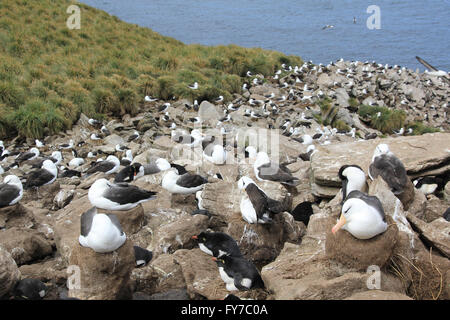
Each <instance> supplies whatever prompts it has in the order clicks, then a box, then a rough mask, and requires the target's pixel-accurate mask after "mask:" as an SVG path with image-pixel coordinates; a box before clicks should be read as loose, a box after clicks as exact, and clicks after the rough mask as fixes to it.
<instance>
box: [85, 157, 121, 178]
mask: <svg viewBox="0 0 450 320" xmlns="http://www.w3.org/2000/svg"><path fill="white" fill-rule="evenodd" d="M119 167H120V161H119V159H117V157H116V156H112V155H111V156H108V157H107V158H106V160H104V161H97V162H96V163H95V164H94V165H93V166H92V167H90V168H89V169H88V170H87V171H86V174H87V175H91V174H94V173H96V172H104V173H106V174H111V173H116V172H118V171H119Z"/></svg>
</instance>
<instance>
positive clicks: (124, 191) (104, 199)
mask: <svg viewBox="0 0 450 320" xmlns="http://www.w3.org/2000/svg"><path fill="white" fill-rule="evenodd" d="M155 195H156V192H153V191H147V190H144V189H141V188H138V187H136V186H134V185H131V184H128V183H125V182H122V183H111V182H109V181H108V180H106V179H104V178H102V179H98V180H97V181H95V182H94V183H93V184H92V186H91V187H90V188H89V192H88V198H89V201H90V202H91V204H92V205H93V206H95V207H97V208H99V209H105V210H119V211H125V210H130V209H133V208H135V207H136V206H138V205H139V204H140V203H142V202H146V201H149V200H152V199H154V198H155Z"/></svg>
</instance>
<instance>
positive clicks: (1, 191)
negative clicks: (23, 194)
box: [0, 183, 20, 208]
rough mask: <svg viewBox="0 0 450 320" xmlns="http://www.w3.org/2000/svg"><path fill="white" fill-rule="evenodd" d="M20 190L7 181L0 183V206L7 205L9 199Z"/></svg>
mask: <svg viewBox="0 0 450 320" xmlns="http://www.w3.org/2000/svg"><path fill="white" fill-rule="evenodd" d="M19 193H20V190H19V188H17V187H16V186H12V185H10V184H7V183H3V184H1V185H0V195H1V196H0V208H3V207H6V206H9V204H10V203H11V201H13V200H14V199H15V198H17V197H18V196H19Z"/></svg>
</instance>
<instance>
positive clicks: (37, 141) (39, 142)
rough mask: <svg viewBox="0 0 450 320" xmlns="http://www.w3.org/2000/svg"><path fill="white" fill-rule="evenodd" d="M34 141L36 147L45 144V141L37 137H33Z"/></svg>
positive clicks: (41, 146)
mask: <svg viewBox="0 0 450 320" xmlns="http://www.w3.org/2000/svg"><path fill="white" fill-rule="evenodd" d="M34 143H35V144H36V148H43V147H44V146H45V143H44V142H42V141H40V140H38V139H35V140H34Z"/></svg>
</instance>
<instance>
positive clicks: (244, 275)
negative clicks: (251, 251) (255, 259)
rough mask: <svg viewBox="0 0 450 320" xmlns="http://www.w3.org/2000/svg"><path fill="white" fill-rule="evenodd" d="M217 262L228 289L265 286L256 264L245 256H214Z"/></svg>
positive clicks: (247, 288) (235, 289)
mask: <svg viewBox="0 0 450 320" xmlns="http://www.w3.org/2000/svg"><path fill="white" fill-rule="evenodd" d="M212 260H213V261H215V262H216V263H217V267H218V268H219V273H220V277H221V278H222V280H223V281H224V282H225V284H226V288H227V290H228V291H237V290H250V289H256V288H261V289H263V288H264V287H265V285H264V281H263V279H262V278H261V275H260V274H259V272H258V269H256V267H255V265H254V264H253V263H252V262H251V261H249V260H247V259H245V258H243V257H232V256H227V255H224V256H222V257H220V258H216V257H213V258H212Z"/></svg>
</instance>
